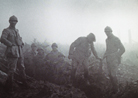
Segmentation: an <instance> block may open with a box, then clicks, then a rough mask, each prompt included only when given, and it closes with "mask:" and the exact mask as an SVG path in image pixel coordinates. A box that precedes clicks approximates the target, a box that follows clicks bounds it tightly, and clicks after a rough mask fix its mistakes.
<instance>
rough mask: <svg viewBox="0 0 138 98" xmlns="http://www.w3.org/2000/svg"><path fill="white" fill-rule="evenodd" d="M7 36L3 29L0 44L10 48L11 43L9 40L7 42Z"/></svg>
mask: <svg viewBox="0 0 138 98" xmlns="http://www.w3.org/2000/svg"><path fill="white" fill-rule="evenodd" d="M8 34H9V33H8V32H7V30H6V29H4V30H3V32H2V35H1V42H2V43H3V44H4V45H6V46H12V43H11V42H10V41H9V40H7V37H8Z"/></svg>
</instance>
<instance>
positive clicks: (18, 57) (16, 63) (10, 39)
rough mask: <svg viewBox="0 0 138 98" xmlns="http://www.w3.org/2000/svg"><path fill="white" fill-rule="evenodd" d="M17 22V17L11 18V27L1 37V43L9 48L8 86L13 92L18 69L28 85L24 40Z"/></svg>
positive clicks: (7, 50) (7, 55)
mask: <svg viewBox="0 0 138 98" xmlns="http://www.w3.org/2000/svg"><path fill="white" fill-rule="evenodd" d="M17 22H18V19H17V17H15V16H11V17H10V18H9V23H10V26H9V27H8V28H6V29H4V30H3V32H2V35H1V42H2V43H3V44H5V45H6V46H7V49H6V51H5V55H6V57H7V60H8V65H9V70H8V79H7V84H8V85H9V86H10V87H9V90H12V88H13V79H14V72H15V71H16V68H18V69H19V74H20V75H21V77H22V82H23V83H24V84H26V74H25V67H24V57H23V50H22V47H23V45H24V43H23V42H22V38H21V37H20V35H19V31H18V29H16V28H15V26H16V24H17Z"/></svg>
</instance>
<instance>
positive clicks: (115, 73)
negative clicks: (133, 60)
mask: <svg viewBox="0 0 138 98" xmlns="http://www.w3.org/2000/svg"><path fill="white" fill-rule="evenodd" d="M112 65H113V67H112V72H111V75H112V77H113V81H112V82H113V83H112V84H113V90H114V91H115V92H116V91H117V90H118V80H117V76H116V75H117V70H118V65H119V62H118V60H117V59H116V60H114V61H113V62H112Z"/></svg>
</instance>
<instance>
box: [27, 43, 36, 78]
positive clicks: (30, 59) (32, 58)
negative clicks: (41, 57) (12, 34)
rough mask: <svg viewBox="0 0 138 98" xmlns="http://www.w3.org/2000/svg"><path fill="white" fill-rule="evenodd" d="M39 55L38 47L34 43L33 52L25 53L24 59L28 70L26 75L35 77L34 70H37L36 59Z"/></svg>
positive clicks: (32, 45)
mask: <svg viewBox="0 0 138 98" xmlns="http://www.w3.org/2000/svg"><path fill="white" fill-rule="evenodd" d="M36 55H37V46H36V44H35V43H32V44H31V50H30V51H26V52H25V53H24V59H25V62H24V65H25V68H26V73H27V74H28V75H29V76H33V77H34V73H35V72H34V70H35V67H34V66H35V65H34V64H35V63H34V61H35V57H36Z"/></svg>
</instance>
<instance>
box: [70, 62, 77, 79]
mask: <svg viewBox="0 0 138 98" xmlns="http://www.w3.org/2000/svg"><path fill="white" fill-rule="evenodd" d="M77 65H78V63H77V61H76V60H72V71H71V80H72V81H74V80H75V75H76V70H77Z"/></svg>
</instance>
